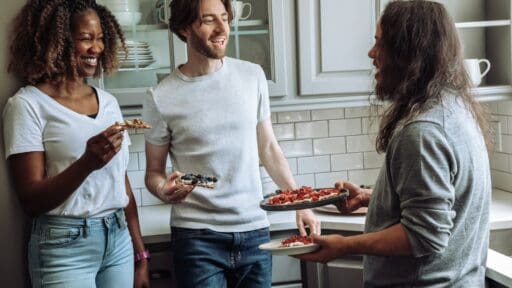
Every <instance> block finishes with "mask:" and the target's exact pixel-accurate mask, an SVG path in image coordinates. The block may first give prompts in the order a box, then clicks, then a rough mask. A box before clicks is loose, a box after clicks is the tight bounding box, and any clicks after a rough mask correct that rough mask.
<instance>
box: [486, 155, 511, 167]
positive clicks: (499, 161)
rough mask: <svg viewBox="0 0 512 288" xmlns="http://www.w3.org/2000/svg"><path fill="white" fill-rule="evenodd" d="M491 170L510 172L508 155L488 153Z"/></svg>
mask: <svg viewBox="0 0 512 288" xmlns="http://www.w3.org/2000/svg"><path fill="white" fill-rule="evenodd" d="M489 158H490V163H491V169H495V170H500V171H502V172H510V168H509V167H510V166H509V165H510V164H509V162H510V155H509V154H505V153H498V152H494V153H490V154H489Z"/></svg>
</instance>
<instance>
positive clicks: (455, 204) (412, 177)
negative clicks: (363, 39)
mask: <svg viewBox="0 0 512 288" xmlns="http://www.w3.org/2000/svg"><path fill="white" fill-rule="evenodd" d="M368 55H369V57H370V58H371V59H372V60H373V64H374V66H375V68H376V74H375V80H376V95H377V98H378V99H379V100H382V101H386V102H388V104H389V106H388V107H387V109H386V111H385V113H384V115H383V117H382V120H381V124H380V130H379V133H378V136H377V140H376V147H377V151H379V152H386V156H385V163H384V165H383V167H382V168H381V172H380V174H379V176H378V179H377V182H376V184H375V186H374V188H373V190H371V189H363V188H359V187H358V186H357V185H355V184H353V183H350V182H346V181H340V182H338V183H336V186H337V187H344V188H347V189H349V191H350V196H349V198H348V199H347V201H344V202H342V203H338V204H337V206H338V210H340V212H342V213H349V212H351V211H353V210H355V209H357V208H359V207H361V206H368V214H367V217H366V224H365V233H363V234H360V235H357V236H351V237H343V236H339V235H329V236H318V237H313V239H314V241H315V242H316V243H319V244H320V246H321V248H320V249H319V250H318V251H316V252H314V253H310V254H304V255H300V256H298V257H299V258H301V259H303V260H308V261H319V262H326V261H330V260H332V259H335V258H337V257H341V256H343V255H346V254H364V270H363V271H364V272H363V275H364V285H365V286H366V287H484V286H485V284H484V281H485V270H486V257H487V249H488V242H489V205H490V197H491V189H492V188H491V178H490V168H489V158H488V152H487V151H488V149H490V148H491V141H490V132H489V124H488V121H489V120H488V119H489V116H488V114H487V112H486V111H485V109H483V107H482V106H481V105H480V104H479V103H478V102H476V101H475V99H474V96H473V95H472V94H471V89H470V88H471V84H470V81H469V78H468V75H467V72H466V71H465V69H464V66H463V53H462V48H461V44H460V41H459V38H458V34H457V29H456V27H455V25H454V22H453V20H452V19H451V17H450V16H449V14H448V13H447V11H446V9H445V8H444V6H443V5H442V4H440V3H436V2H434V1H423V0H412V1H393V2H390V3H389V4H388V5H387V6H386V8H385V10H384V12H383V14H382V16H381V18H380V21H379V22H378V26H377V29H376V34H375V45H374V46H373V48H371V50H370V51H369V53H368Z"/></svg>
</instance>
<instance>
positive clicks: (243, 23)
mask: <svg viewBox="0 0 512 288" xmlns="http://www.w3.org/2000/svg"><path fill="white" fill-rule="evenodd" d="M267 24H268V23H267V22H266V21H264V20H261V19H259V20H240V21H238V23H237V24H235V22H234V21H233V22H231V26H232V27H235V26H237V27H249V26H264V25H267Z"/></svg>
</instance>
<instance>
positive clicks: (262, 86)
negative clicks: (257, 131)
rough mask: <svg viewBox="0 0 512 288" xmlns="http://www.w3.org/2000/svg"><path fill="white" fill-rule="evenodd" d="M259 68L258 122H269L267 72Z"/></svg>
mask: <svg viewBox="0 0 512 288" xmlns="http://www.w3.org/2000/svg"><path fill="white" fill-rule="evenodd" d="M257 68H258V98H259V99H258V122H261V121H264V120H267V119H269V118H270V101H269V95H268V84H267V78H266V77H265V72H263V69H261V67H260V66H257Z"/></svg>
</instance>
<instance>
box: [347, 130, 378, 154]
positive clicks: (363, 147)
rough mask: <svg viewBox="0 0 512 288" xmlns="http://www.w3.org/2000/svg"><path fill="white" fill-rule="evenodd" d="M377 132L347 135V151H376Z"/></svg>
mask: <svg viewBox="0 0 512 288" xmlns="http://www.w3.org/2000/svg"><path fill="white" fill-rule="evenodd" d="M375 137H376V135H375V134H365V135H358V136H347V152H349V153H350V152H372V151H375Z"/></svg>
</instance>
